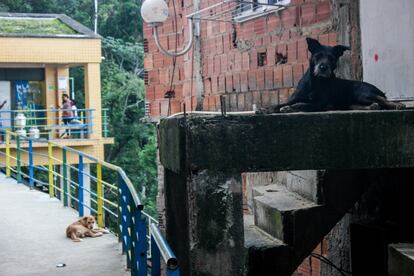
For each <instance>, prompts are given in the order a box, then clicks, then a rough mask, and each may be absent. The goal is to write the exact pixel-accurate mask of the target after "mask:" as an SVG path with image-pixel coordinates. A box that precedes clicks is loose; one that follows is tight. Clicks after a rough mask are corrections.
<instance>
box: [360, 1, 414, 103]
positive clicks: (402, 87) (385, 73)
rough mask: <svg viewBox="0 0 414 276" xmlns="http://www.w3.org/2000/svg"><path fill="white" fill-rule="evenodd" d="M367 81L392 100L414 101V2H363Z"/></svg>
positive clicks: (363, 50)
mask: <svg viewBox="0 0 414 276" xmlns="http://www.w3.org/2000/svg"><path fill="white" fill-rule="evenodd" d="M360 5H361V7H360V14H361V33H362V35H361V37H362V56H363V73H364V80H365V81H367V82H370V83H372V84H374V85H376V86H378V87H379V88H380V89H381V90H383V91H385V92H386V93H387V96H388V97H389V98H412V99H414V90H413V89H412V88H413V87H414V78H413V76H414V55H413V53H414V32H413V31H412V26H413V25H414V17H413V16H412V12H413V11H414V1H412V0H397V1H387V0H364V1H361V4H360Z"/></svg>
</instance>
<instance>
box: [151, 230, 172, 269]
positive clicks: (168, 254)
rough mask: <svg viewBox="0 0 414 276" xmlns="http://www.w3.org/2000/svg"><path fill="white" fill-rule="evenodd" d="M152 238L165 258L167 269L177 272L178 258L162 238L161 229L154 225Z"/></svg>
mask: <svg viewBox="0 0 414 276" xmlns="http://www.w3.org/2000/svg"><path fill="white" fill-rule="evenodd" d="M151 237H152V238H153V240H154V242H155V243H156V244H157V246H158V249H159V251H160V253H161V256H162V257H163V259H164V262H165V263H166V264H167V269H168V270H176V269H177V268H178V262H177V258H176V257H175V254H174V252H173V251H172V250H171V248H170V246H169V245H168V243H167V241H166V240H165V239H164V237H163V236H162V234H161V231H160V229H159V228H158V227H157V226H156V225H155V224H154V223H151ZM152 248H155V247H152Z"/></svg>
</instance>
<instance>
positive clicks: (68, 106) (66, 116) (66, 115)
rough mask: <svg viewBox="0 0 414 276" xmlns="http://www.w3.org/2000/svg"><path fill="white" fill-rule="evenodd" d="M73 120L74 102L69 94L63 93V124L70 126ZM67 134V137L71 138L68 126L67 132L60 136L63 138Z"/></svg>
mask: <svg viewBox="0 0 414 276" xmlns="http://www.w3.org/2000/svg"><path fill="white" fill-rule="evenodd" d="M72 120H73V112H72V103H71V100H70V99H69V96H68V95H67V94H63V95H62V121H63V124H64V125H66V126H68V125H69V123H70V122H71V121H72ZM65 134H66V138H70V131H69V129H68V128H66V130H65V132H64V133H62V135H61V136H60V137H59V138H62V137H63V136H64V135H65Z"/></svg>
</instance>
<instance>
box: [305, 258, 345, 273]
mask: <svg viewBox="0 0 414 276" xmlns="http://www.w3.org/2000/svg"><path fill="white" fill-rule="evenodd" d="M310 256H311V257H313V258H315V259H318V260H320V261H321V262H323V263H325V264H327V265H329V266H331V267H333V268H335V269H336V270H337V271H338V272H339V273H341V275H342V276H347V274H348V275H352V272H350V271H346V270H344V269H342V268H340V267H338V266H336V265H335V264H334V263H333V262H331V261H330V260H329V259H328V258H326V257H325V256H322V255H321V254H317V253H312V254H311V255H310Z"/></svg>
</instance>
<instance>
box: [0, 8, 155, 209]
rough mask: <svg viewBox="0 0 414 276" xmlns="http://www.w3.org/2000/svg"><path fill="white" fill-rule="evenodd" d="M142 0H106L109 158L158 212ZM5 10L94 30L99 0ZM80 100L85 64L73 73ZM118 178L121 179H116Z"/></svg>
mask: <svg viewBox="0 0 414 276" xmlns="http://www.w3.org/2000/svg"><path fill="white" fill-rule="evenodd" d="M140 5H141V0H100V3H99V21H98V22H99V24H98V25H99V28H98V30H99V33H100V34H101V35H102V36H103V39H102V48H103V54H104V56H105V60H104V61H103V62H102V64H101V79H102V104H103V107H105V108H108V109H109V111H108V114H109V122H110V125H109V133H110V136H113V137H114V138H115V144H114V145H109V146H107V147H106V150H105V152H106V160H107V161H108V162H112V163H115V164H117V165H119V166H120V167H122V168H123V169H124V170H125V172H126V173H127V175H128V176H129V178H130V179H131V181H132V182H133V183H134V184H135V185H136V187H137V188H138V190H139V191H142V192H143V193H144V194H142V196H145V197H146V211H147V212H149V213H150V214H155V198H156V193H157V179H156V178H157V166H156V135H155V128H154V126H152V125H147V124H144V123H142V122H141V120H140V119H142V118H143V116H144V113H145V110H144V108H145V95H144V84H143V81H142V79H141V78H140V76H141V73H142V68H143V57H144V51H143V46H142V19H141V16H140ZM0 11H3V12H26V13H28V12H34V13H63V14H67V15H69V16H71V17H72V18H73V19H75V20H77V21H79V22H80V23H82V24H83V25H85V26H87V27H89V28H91V29H93V15H94V1H93V0H1V2H0ZM70 74H71V76H73V77H74V78H75V87H76V95H77V97H76V99H77V100H78V104H79V107H82V106H84V105H83V104H84V103H83V91H84V83H83V75H84V73H83V68H74V69H71V71H70ZM114 181H115V180H114Z"/></svg>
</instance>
